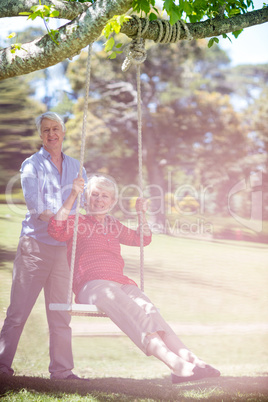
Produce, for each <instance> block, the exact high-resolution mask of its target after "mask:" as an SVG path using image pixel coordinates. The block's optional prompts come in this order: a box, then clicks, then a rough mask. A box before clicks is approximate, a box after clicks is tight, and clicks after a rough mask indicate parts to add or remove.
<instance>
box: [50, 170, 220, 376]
mask: <svg viewBox="0 0 268 402" xmlns="http://www.w3.org/2000/svg"><path fill="white" fill-rule="evenodd" d="M83 189H84V180H83V179H82V178H77V179H75V180H74V182H73V188H72V192H71V194H70V196H69V198H68V199H67V200H66V201H65V203H64V204H63V206H62V207H61V209H60V210H59V211H58V213H57V214H56V215H55V216H54V217H53V218H51V219H50V222H49V226H48V232H49V234H50V235H51V236H52V237H53V238H54V239H56V240H58V241H63V242H64V241H66V242H67V250H68V260H69V263H70V260H71V250H72V238H73V230H74V219H75V217H74V216H69V213H70V211H71V209H72V206H73V204H74V202H75V200H76V197H77V195H78V193H79V192H80V193H82V192H83ZM85 199H86V203H85V208H86V215H80V216H79V220H78V232H77V248H76V260H75V267H74V280H73V290H74V293H75V296H76V302H77V303H85V304H95V305H96V306H97V307H98V308H99V309H100V310H102V311H103V312H105V313H106V315H107V316H108V317H110V319H111V320H112V321H113V322H114V323H115V324H116V325H117V326H118V327H119V328H120V329H121V330H122V331H123V332H124V333H125V334H126V335H127V336H128V337H129V338H130V339H131V340H132V341H133V342H134V343H135V344H136V345H137V346H138V347H139V348H140V349H141V350H142V351H143V352H144V353H145V354H146V355H147V356H151V355H153V356H155V357H156V358H158V359H159V360H161V361H162V362H163V363H165V364H166V365H167V366H168V367H169V368H170V369H171V373H172V382H173V383H181V382H184V381H193V380H198V379H202V378H205V377H218V376H219V375H220V372H219V371H218V370H216V369H215V368H213V367H212V366H210V365H208V364H206V363H205V362H204V361H202V360H200V359H199V358H198V357H197V356H196V355H194V354H193V353H192V352H191V351H190V350H189V349H188V348H187V347H186V346H185V345H184V344H183V343H182V342H181V341H180V339H179V338H178V337H177V335H176V334H175V333H174V331H173V330H172V329H171V327H170V326H169V325H168V324H167V323H166V322H165V320H164V319H163V318H162V316H161V315H160V314H159V312H158V310H157V308H156V307H155V306H154V305H153V303H152V302H151V301H150V300H149V299H148V297H147V296H146V295H145V294H144V293H143V292H142V291H141V290H140V289H139V288H138V286H137V284H136V283H135V282H134V281H133V280H132V279H130V278H128V277H127V276H125V275H124V273H123V268H124V260H123V258H122V256H121V252H120V244H125V245H129V246H139V244H140V231H141V230H143V237H144V245H145V246H147V245H148V244H149V243H150V242H151V231H150V229H149V226H148V223H147V221H146V216H145V214H146V210H147V203H146V200H145V199H142V198H139V199H138V200H137V202H136V211H137V213H138V219H139V227H138V229H137V230H132V229H129V228H127V227H126V226H124V225H123V224H121V223H120V222H119V221H118V220H117V219H115V218H114V217H113V216H111V215H109V214H108V212H109V211H110V210H111V209H112V208H113V207H114V205H115V204H116V202H117V186H116V184H115V183H114V182H113V180H111V179H109V178H106V177H104V176H93V177H92V178H91V179H90V180H89V181H88V185H87V189H86V193H85ZM141 216H142V219H141ZM141 221H142V225H141V224H140V223H141ZM141 226H142V227H141Z"/></svg>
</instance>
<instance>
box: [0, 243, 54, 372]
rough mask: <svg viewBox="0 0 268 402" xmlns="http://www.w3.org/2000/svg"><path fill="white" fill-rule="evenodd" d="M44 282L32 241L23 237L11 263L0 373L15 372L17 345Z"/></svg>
mask: <svg viewBox="0 0 268 402" xmlns="http://www.w3.org/2000/svg"><path fill="white" fill-rule="evenodd" d="M45 280H46V277H45V275H44V272H43V269H42V261H41V260H40V250H39V247H38V246H37V245H36V244H35V241H34V239H31V238H30V237H27V236H24V237H22V238H21V239H20V241H19V245H18V250H17V254H16V258H15V261H14V268H13V281H12V287H11V296H10V305H9V307H8V310H7V315H6V319H5V322H4V325H3V328H2V331H1V334H0V373H1V372H2V373H6V374H10V375H12V374H13V373H14V371H13V369H12V368H11V365H12V362H13V359H14V356H15V353H16V350H17V346H18V342H19V339H20V336H21V333H22V330H23V328H24V325H25V323H26V320H27V318H28V316H29V314H30V312H31V310H32V308H33V306H34V304H35V302H36V299H37V297H38V295H39V293H40V291H41V289H42V287H43V285H44V282H45Z"/></svg>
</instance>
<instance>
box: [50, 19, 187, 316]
mask: <svg viewBox="0 0 268 402" xmlns="http://www.w3.org/2000/svg"><path fill="white" fill-rule="evenodd" d="M132 18H133V19H135V20H136V22H137V23H138V30H137V35H136V37H135V38H133V39H132V41H131V43H130V44H129V45H128V53H127V56H126V58H125V60H124V63H123V65H122V71H123V72H125V71H127V70H128V69H129V68H130V66H131V65H132V64H135V65H136V80H137V125H138V171H139V173H138V183H139V189H140V195H141V196H142V195H143V163H142V162H143V161H142V154H143V150H142V111H141V105H142V100H141V74H140V65H141V63H143V62H144V61H145V60H146V50H145V39H144V38H142V35H144V34H145V32H146V31H147V29H148V27H149V20H148V18H146V19H145V25H144V28H143V29H142V22H141V21H142V20H141V19H140V18H139V17H138V16H136V15H132ZM156 22H157V23H158V25H159V35H158V37H157V39H156V40H155V42H156V43H160V44H166V43H176V42H178V41H179V40H180V35H181V27H183V28H184V30H185V32H186V35H187V40H192V39H193V37H192V36H191V34H190V32H189V29H188V27H187V25H186V24H185V23H184V22H183V21H178V22H177V23H176V24H174V25H172V26H171V25H170V23H169V22H168V21H166V20H156ZM91 51H92V45H91V44H89V46H88V56H87V70H86V84H85V102H84V112H83V125H82V134H81V149H80V166H79V177H82V174H83V165H84V155H85V143H86V128H87V112H88V104H89V88H90V70H91ZM80 203H81V194H80V193H79V194H78V197H77V204H76V212H75V222H74V233H73V244H72V255H71V265H70V282H69V289H68V299H67V303H68V305H67V307H62V308H60V307H59V306H60V305H59V304H55V305H53V304H52V305H50V306H51V309H52V310H58V309H60V310H65V309H66V308H67V310H68V311H71V312H72V314H73V315H86V316H95V317H106V314H105V313H102V312H100V311H99V310H98V309H97V308H96V306H89V307H91V308H92V310H93V308H94V307H95V308H94V311H88V309H87V306H86V305H80V307H78V309H76V308H75V309H74V306H73V307H71V306H72V298H73V291H72V288H73V276H74V265H75V257H76V243H77V233H78V226H79V225H78V222H79V210H80ZM140 288H141V290H142V291H144V242H143V215H142V213H141V215H140ZM64 306H66V305H64ZM78 306H79V305H78Z"/></svg>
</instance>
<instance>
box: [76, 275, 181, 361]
mask: <svg viewBox="0 0 268 402" xmlns="http://www.w3.org/2000/svg"><path fill="white" fill-rule="evenodd" d="M78 300H79V302H80V303H85V304H95V305H96V306H97V307H98V308H100V309H101V310H102V311H104V312H105V313H106V314H107V316H108V317H110V319H111V320H112V321H113V322H114V323H115V324H116V325H117V326H118V327H119V328H120V329H121V330H122V331H123V332H124V333H125V334H126V335H127V336H128V337H129V338H130V339H131V340H132V341H133V342H134V343H135V344H136V345H137V346H138V348H140V349H141V350H142V351H143V352H144V353H145V354H146V355H147V356H148V353H147V347H148V343H149V338H148V337H147V335H150V334H154V333H156V332H157V333H158V334H159V335H160V336H161V337H164V336H165V335H175V336H176V334H175V333H174V331H173V330H172V328H171V327H170V326H169V325H168V323H167V322H166V321H165V320H164V319H163V318H162V316H161V315H160V313H159V311H158V309H157V308H156V307H155V306H154V304H153V303H152V302H151V301H150V299H149V298H148V297H147V296H146V295H145V294H144V293H143V292H142V291H141V290H140V289H139V288H138V287H137V286H135V285H122V284H120V283H118V282H113V281H106V280H94V281H90V282H87V283H86V284H85V285H84V287H83V288H82V289H81V291H80V292H79V295H78Z"/></svg>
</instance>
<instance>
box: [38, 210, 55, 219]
mask: <svg viewBox="0 0 268 402" xmlns="http://www.w3.org/2000/svg"><path fill="white" fill-rule="evenodd" d="M52 216H54V214H53V212H52V211H50V210H49V209H46V210H45V211H43V212H42V213H41V214H40V215H39V216H38V219H40V221H44V222H48V221H49V219H50V218H51V217H52Z"/></svg>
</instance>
